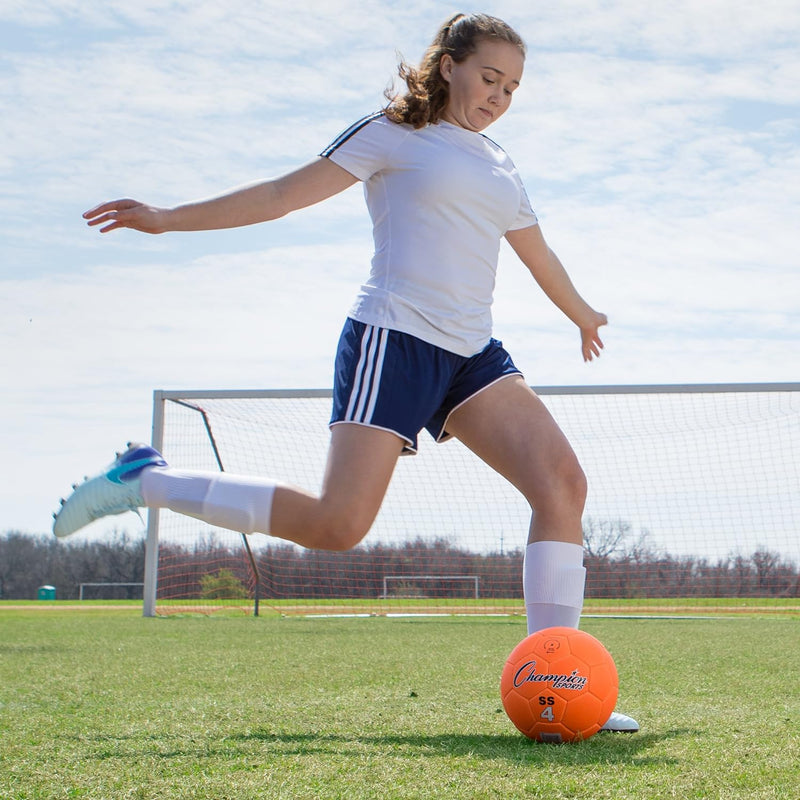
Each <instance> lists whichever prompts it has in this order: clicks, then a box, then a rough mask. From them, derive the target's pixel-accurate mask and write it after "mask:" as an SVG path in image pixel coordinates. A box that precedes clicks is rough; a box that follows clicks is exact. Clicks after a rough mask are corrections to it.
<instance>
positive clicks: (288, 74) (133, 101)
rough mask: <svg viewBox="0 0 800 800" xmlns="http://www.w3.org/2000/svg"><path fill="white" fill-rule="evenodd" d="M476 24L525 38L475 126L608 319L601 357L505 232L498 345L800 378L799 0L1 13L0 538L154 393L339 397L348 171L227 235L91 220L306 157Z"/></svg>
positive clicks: (533, 374) (146, 411)
mask: <svg viewBox="0 0 800 800" xmlns="http://www.w3.org/2000/svg"><path fill="white" fill-rule="evenodd" d="M473 10H480V11H486V12H488V13H491V14H494V15H496V16H500V17H502V18H504V19H506V20H507V21H508V22H509V23H511V24H512V25H513V26H514V27H515V28H516V29H517V30H518V31H519V32H520V33H521V35H522V36H523V38H524V39H525V41H526V42H527V45H528V58H527V62H526V69H525V74H524V76H523V81H522V85H521V87H520V88H519V90H518V91H517V92H516V93H515V95H514V100H513V103H512V106H511V109H510V111H509V112H508V113H507V114H506V116H505V117H503V118H502V119H501V120H499V121H498V122H497V123H496V124H495V125H493V126H492V127H490V128H489V129H487V131H486V133H487V135H489V136H490V137H491V138H492V139H494V140H495V141H497V142H498V143H499V144H501V145H502V146H503V147H504V149H506V150H507V151H508V152H509V154H510V155H511V157H512V159H513V160H514V162H515V163H516V165H517V167H518V169H519V171H520V173H521V175H522V178H523V181H524V182H525V185H526V188H527V191H528V194H529V196H530V197H531V202H532V204H533V206H534V208H535V210H536V212H537V214H538V216H539V219H540V221H541V225H542V230H543V232H544V234H545V237H546V238H547V240H548V242H549V244H550V246H551V247H552V248H553V249H554V250H555V252H556V253H558V255H559V256H560V258H561V260H562V261H563V263H564V264H565V266H566V268H567V271H568V272H569V274H570V276H571V277H572V279H573V281H574V283H575V284H576V286H577V288H578V290H579V291H580V292H581V294H582V295H583V296H584V297H585V298H586V299H587V300H588V301H589V302H590V304H592V305H593V306H594V307H595V308H597V309H599V310H601V311H603V312H605V313H606V314H607V315H608V317H609V321H610V324H609V326H608V328H607V329H604V330H603V338H604V341H605V344H606V348H605V351H604V353H603V355H602V357H601V358H600V359H599V360H598V361H595V362H593V363H591V364H584V363H583V361H582V359H581V356H580V348H579V337H578V334H577V331H576V330H575V329H574V327H573V326H572V324H571V323H570V322H569V321H568V320H566V318H564V317H563V316H562V315H561V314H560V312H558V311H557V310H556V309H555V308H554V307H552V306H551V305H550V303H549V301H548V300H547V299H546V298H545V297H544V295H543V294H542V292H541V290H539V289H538V287H537V286H536V285H535V283H534V282H533V280H532V279H531V278H530V275H529V274H528V273H527V272H526V271H525V269H524V267H522V265H521V264H520V263H519V262H518V261H517V260H516V259H515V257H514V256H513V254H512V253H511V251H510V250H509V249H508V248H507V247H506V246H504V247H503V249H502V250H501V257H500V264H499V270H498V281H497V290H496V295H495V306H494V317H495V335H496V336H497V338H500V339H502V340H503V342H504V343H505V345H506V347H507V348H508V349H509V351H510V352H511V353H512V355H513V357H514V359H515V361H516V363H517V365H518V366H519V367H520V368H521V369H522V370H523V372H524V373H525V376H526V379H527V380H528V382H529V383H531V384H532V385H534V386H550V385H584V384H642V383H653V384H663V383H666V384H673V383H718V382H721V383H728V382H737V383H738V382H788V381H796V380H798V377H799V375H798V369H797V365H798V355H797V342H798V338H800V314H798V311H800V225H798V219H800V48H799V47H798V45H797V43H798V41H800V2H798V1H797V0H762V2H760V3H759V4H758V5H757V6H754V5H753V4H752V3H750V2H743V1H742V0H675V2H670V3H666V2H652V3H643V2H641V0H564V1H563V2H559V3H531V2H529V0H508V1H507V2H486V3H484V4H483V5H482V7H480V8H469V7H458V6H453V5H451V4H449V3H440V2H431V1H430V0H425V2H423V0H404V1H403V2H394V0H384V2H377V1H376V0H337V2H336V3H331V2H321V0H298V1H297V2H295V3H293V4H287V3H285V2H283V0H281V2H276V1H275V0H261V1H260V2H257V1H256V0H181V1H176V2H169V1H168V0H138V2H136V3H118V2H103V3H100V2H97V0H80V2H78V0H51V1H50V2H47V1H46V0H0V374H2V376H3V391H2V392H0V440H1V441H2V443H3V453H4V458H3V459H2V463H0V531H2V530H20V531H25V532H30V533H44V532H46V531H48V530H49V529H50V524H51V513H52V511H53V510H55V508H56V507H57V503H58V498H59V497H60V496H62V495H63V494H64V493H65V492H66V491H67V490H68V489H69V485H70V484H71V483H72V482H74V481H75V480H77V479H79V478H81V477H82V476H83V475H86V474H91V473H94V472H96V471H97V470H98V469H99V468H100V467H101V466H103V465H104V464H106V463H108V461H109V460H110V459H111V458H112V457H113V453H114V451H115V450H118V449H120V447H122V446H123V445H124V443H125V442H126V441H128V440H130V439H134V440H144V441H147V440H149V438H150V426H151V413H152V392H153V390H154V389H219V388H228V389H231V388H235V389H247V388H270V389H272V388H276V389H277V388H328V387H330V385H331V382H332V374H333V371H332V363H333V355H334V351H335V346H336V341H337V338H338V333H339V330H340V328H341V324H342V321H343V319H344V316H345V314H346V312H347V309H348V307H349V304H350V302H351V300H352V298H353V297H354V295H355V293H356V291H357V289H358V286H359V285H360V283H361V282H362V281H363V280H364V279H365V278H366V276H367V274H368V265H369V259H370V256H371V233H370V228H369V220H368V217H367V213H366V209H365V206H364V202H363V194H362V191H361V187H359V186H356V187H353V188H351V189H349V190H347V191H346V192H345V193H343V194H342V195H339V196H337V197H335V198H333V199H331V200H329V201H327V202H326V203H324V204H322V205H320V206H317V207H314V208H311V209H306V210H303V211H301V212H298V213H296V214H294V215H291V216H289V217H287V218H284V219H282V220H278V221H275V222H272V223H268V224H266V225H261V226H254V227H251V228H247V229H239V230H232V231H222V232H204V233H193V234H166V235H163V236H157V237H148V236H145V235H143V234H138V233H135V232H131V231H118V232H114V233H111V234H108V235H104V236H101V235H100V234H99V233H98V232H97V230H95V229H90V228H87V227H86V225H85V223H84V222H83V220H82V219H81V213H82V212H83V211H84V210H86V209H88V208H90V207H91V206H93V205H95V204H97V203H99V202H101V201H104V200H108V199H113V198H118V197H134V198H137V199H139V200H142V201H144V202H148V203H152V204H154V205H159V206H170V205H173V204H176V203H179V202H181V201H185V200H192V199H196V198H199V197H206V196H210V195H213V194H215V193H218V192H220V191H222V190H225V189H228V188H230V187H232V186H237V185H241V184H244V183H249V182H252V181H255V180H258V179H263V178H268V177H271V176H275V175H279V174H281V173H283V172H284V171H288V170H290V169H293V168H295V167H297V166H299V165H301V164H303V163H306V162H308V161H310V160H312V159H313V158H315V157H316V155H317V154H318V153H319V152H320V150H322V149H323V148H324V147H325V146H326V145H327V144H328V143H329V142H330V141H332V140H333V139H334V138H335V137H336V135H337V134H338V133H339V132H340V131H342V130H343V129H345V128H346V127H348V126H349V125H350V124H351V123H352V122H354V121H355V120H357V119H359V118H361V117H362V116H364V115H366V114H368V113H371V112H372V111H374V110H376V109H378V108H380V107H381V106H382V105H383V103H384V97H383V92H384V90H385V89H386V88H387V86H389V85H391V83H392V81H393V80H394V77H395V75H396V68H397V63H398V58H401V57H402V58H405V59H406V60H408V61H409V62H412V63H416V62H418V61H419V59H420V57H421V55H422V53H423V52H424V50H425V48H426V46H427V44H428V43H429V41H430V39H431V38H432V36H433V34H434V32H435V30H436V28H437V27H438V26H439V25H440V23H441V22H442V21H444V19H446V18H447V17H448V16H450V15H451V14H452V13H455V12H456V11H473Z"/></svg>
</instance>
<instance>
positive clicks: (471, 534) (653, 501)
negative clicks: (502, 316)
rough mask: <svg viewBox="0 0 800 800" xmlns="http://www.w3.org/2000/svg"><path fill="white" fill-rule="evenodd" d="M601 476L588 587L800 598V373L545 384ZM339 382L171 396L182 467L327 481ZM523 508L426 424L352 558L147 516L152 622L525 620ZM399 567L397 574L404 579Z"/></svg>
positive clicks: (172, 517) (593, 498)
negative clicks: (684, 381)
mask: <svg viewBox="0 0 800 800" xmlns="http://www.w3.org/2000/svg"><path fill="white" fill-rule="evenodd" d="M537 391H538V393H539V394H540V396H541V397H542V399H543V401H544V402H545V404H546V405H547V406H548V408H549V409H550V411H551V413H552V414H553V416H554V417H555V419H556V420H557V421H558V423H559V425H560V426H561V427H562V429H563V430H564V432H565V433H566V435H567V437H568V438H569V440H570V442H571V443H572V445H573V447H574V448H575V450H576V452H577V454H578V457H579V459H580V461H581V464H582V466H583V468H584V470H585V472H586V474H587V476H588V480H589V498H588V501H587V506H586V511H585V515H584V536H585V564H586V567H587V584H586V597H587V607H588V608H591V603H592V601H593V599H598V600H599V599H604V600H615V601H616V600H628V601H634V600H646V599H648V598H659V599H663V600H667V599H670V598H797V597H798V596H800V536H798V533H800V492H798V488H800V464H799V463H798V453H800V384H746V385H742V384H737V385H728V386H716V385H714V386H708V385H700V386H691V385H690V386H641V387H636V386H628V387H624V386H622V387H619V386H618V387H549V388H541V389H537ZM330 396H331V393H330V391H328V390H313V391H208V392H199V391H185V392H177V391H174V392H173V391H156V392H155V393H154V424H153V432H154V435H153V441H154V445H155V446H157V447H159V448H160V449H161V450H162V452H163V453H164V455H165V457H166V459H167V460H168V461H169V463H170V464H171V465H173V466H176V467H184V468H194V469H206V470H223V471H225V472H229V473H244V474H256V475H264V476H269V477H273V478H275V479H277V480H280V481H281V482H283V483H293V484H296V485H299V486H302V487H304V488H306V489H309V490H312V491H313V490H316V489H318V488H319V486H320V483H321V480H322V474H323V468H324V465H325V458H326V452H327V447H328V441H329V435H330V434H329V431H328V426H327V423H328V419H329V414H330ZM529 522H530V509H529V508H528V506H527V503H526V502H525V500H524V499H523V498H522V497H521V496H520V495H519V493H518V492H517V491H516V490H515V489H513V487H511V486H510V485H509V484H508V483H507V482H506V481H505V480H504V479H502V478H500V477H499V476H498V475H497V474H496V473H494V472H493V471H492V470H491V469H490V468H488V467H487V466H486V465H485V464H483V463H482V462H481V461H480V460H479V459H478V458H476V457H475V456H474V455H473V454H472V453H471V452H470V451H469V450H467V448H465V447H464V446H463V445H461V444H460V442H457V441H454V440H451V441H449V442H446V443H444V444H438V445H437V444H434V443H433V442H432V441H431V440H430V439H427V438H426V434H425V433H424V432H423V434H422V435H421V436H420V447H419V453H418V454H417V455H416V456H408V457H403V458H401V459H400V461H399V463H398V466H397V469H396V471H395V475H394V477H393V479H392V483H391V486H390V488H389V492H388V494H387V496H386V499H385V501H384V503H383V506H382V508H381V511H380V513H379V515H378V518H377V519H376V521H375V524H374V525H373V527H372V529H371V531H370V533H369V535H368V536H367V537H366V539H365V540H364V542H363V543H362V544H361V545H359V546H358V547H356V548H355V549H353V550H351V551H349V552H345V553H341V552H324V551H314V550H306V549H303V548H300V547H297V546H295V545H292V544H288V543H285V542H282V541H280V540H277V539H273V538H270V537H266V536H261V535H252V536H244V535H243V534H237V533H235V532H232V531H227V530H224V529H219V528H211V527H209V526H208V525H206V524H204V523H202V522H200V521H198V520H196V519H193V518H190V517H185V516H181V515H178V514H174V513H172V512H170V511H165V510H162V511H160V512H153V511H151V512H150V520H149V525H148V547H147V564H146V576H145V584H146V585H145V591H144V604H145V614H147V615H151V614H153V613H171V612H177V611H192V612H201V613H213V612H217V611H224V610H229V609H236V610H237V611H244V612H246V613H252V612H253V611H254V610H255V612H256V613H258V608H259V604H260V605H261V607H262V608H263V607H265V606H267V607H269V608H271V609H276V610H278V611H279V612H280V613H283V614H292V613H305V614H312V613H318V614H352V613H363V614H403V613H420V614H422V613H481V614H496V613H499V614H517V613H518V614H523V613H524V608H523V603H522V580H521V570H522V555H523V550H524V546H525V542H526V538H527V532H528V526H529ZM397 576H401V578H402V579H400V578H398V577H397Z"/></svg>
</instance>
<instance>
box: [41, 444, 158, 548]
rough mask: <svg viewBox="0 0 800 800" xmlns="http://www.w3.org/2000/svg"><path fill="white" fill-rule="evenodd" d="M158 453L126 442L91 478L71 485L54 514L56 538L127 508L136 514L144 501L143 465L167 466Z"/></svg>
mask: <svg viewBox="0 0 800 800" xmlns="http://www.w3.org/2000/svg"><path fill="white" fill-rule="evenodd" d="M166 466H167V462H166V461H164V459H163V458H162V457H161V453H159V452H158V451H157V450H154V449H153V448H152V447H148V446H147V445H146V444H135V443H131V442H129V443H128V449H127V450H126V451H125V452H124V453H121V454H120V453H117V457H116V458H115V459H114V461H113V462H112V463H111V464H109V466H108V467H106V469H105V470H104V471H103V472H101V473H100V474H99V475H96V476H95V477H94V478H84V482H83V483H81V484H75V485H73V487H72V494H71V495H70V496H69V497H68V498H67V499H66V500H62V501H61V508H60V509H59V510H58V511H57V512H56V513H55V514H53V518H54V522H53V533H54V534H55V535H56V536H58V537H59V538H63V537H64V536H69V535H70V534H71V533H75V531H77V530H80V529H81V528H83V527H84V526H86V525H88V524H89V523H90V522H94V520H96V519H101V518H102V517H108V516H111V515H114V514H124V513H125V512H126V511H135V512H136V513H137V514H138V513H139V508H140V507H142V506H144V500H143V498H142V495H141V491H140V488H139V478H140V476H141V474H142V470H143V469H145V468H146V467H166Z"/></svg>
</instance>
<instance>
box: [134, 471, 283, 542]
mask: <svg viewBox="0 0 800 800" xmlns="http://www.w3.org/2000/svg"><path fill="white" fill-rule="evenodd" d="M140 485H141V488H142V497H143V498H144V501H145V503H146V504H147V506H148V507H150V508H168V509H170V510H171V511H177V512H178V513H179V514H187V515H188V516H190V517H196V518H197V519H201V520H203V521H204V522H207V523H208V524H209V525H216V526H218V527H220V528H230V530H233V531H239V532H240V533H266V534H269V523H270V515H271V513H272V498H273V495H274V494H275V487H276V486H277V485H278V484H277V483H276V482H275V481H273V480H270V479H268V478H253V477H249V476H246V475H229V474H227V473H225V472H201V471H195V470H182V469H172V468H170V467H166V468H163V467H152V468H151V469H146V470H144V471H143V472H142V477H141V484H140Z"/></svg>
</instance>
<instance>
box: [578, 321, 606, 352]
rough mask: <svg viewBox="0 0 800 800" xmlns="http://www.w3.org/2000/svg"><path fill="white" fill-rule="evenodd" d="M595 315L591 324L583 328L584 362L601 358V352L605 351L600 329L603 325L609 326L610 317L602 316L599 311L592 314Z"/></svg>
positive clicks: (582, 346) (582, 348)
mask: <svg viewBox="0 0 800 800" xmlns="http://www.w3.org/2000/svg"><path fill="white" fill-rule="evenodd" d="M592 313H593V315H594V318H593V320H592V321H591V323H590V324H588V325H586V326H585V327H584V326H581V329H580V331H581V352H582V353H583V360H584V361H592V360H593V359H594V358H599V357H600V351H601V350H602V349H603V340H602V339H601V338H600V334H599V333H598V328H600V327H601V326H602V325H608V317H607V316H606V315H605V314H601V313H600V312H599V311H594V312H592Z"/></svg>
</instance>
